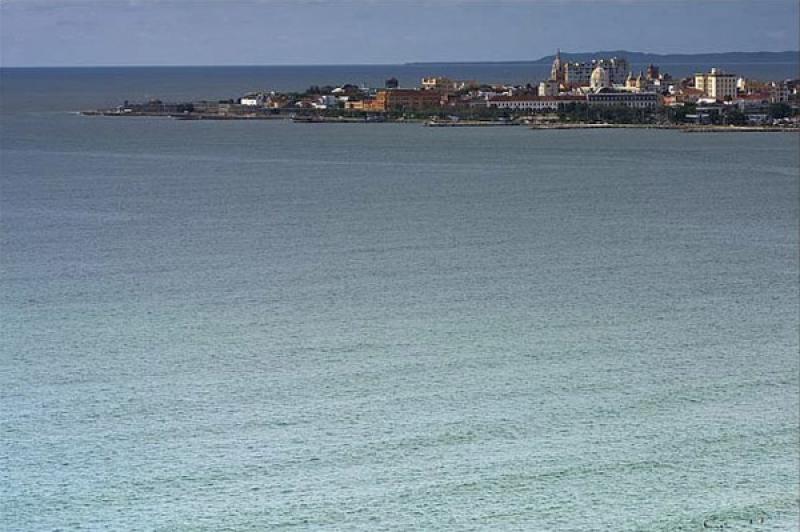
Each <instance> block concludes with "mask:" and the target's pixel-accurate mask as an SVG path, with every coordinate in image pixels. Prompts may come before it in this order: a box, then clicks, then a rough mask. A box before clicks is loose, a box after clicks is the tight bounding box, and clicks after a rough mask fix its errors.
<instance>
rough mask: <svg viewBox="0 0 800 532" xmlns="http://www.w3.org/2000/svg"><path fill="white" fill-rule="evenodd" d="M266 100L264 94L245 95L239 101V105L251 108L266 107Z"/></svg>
mask: <svg viewBox="0 0 800 532" xmlns="http://www.w3.org/2000/svg"><path fill="white" fill-rule="evenodd" d="M265 101H266V98H265V97H264V95H263V94H261V93H258V94H245V95H244V96H242V97H241V98H240V99H239V103H240V104H241V105H247V106H249V107H261V106H263V105H264V102H265Z"/></svg>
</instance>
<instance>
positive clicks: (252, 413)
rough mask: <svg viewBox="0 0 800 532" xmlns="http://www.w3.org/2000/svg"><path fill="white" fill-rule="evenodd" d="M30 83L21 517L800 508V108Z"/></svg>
mask: <svg viewBox="0 0 800 532" xmlns="http://www.w3.org/2000/svg"><path fill="white" fill-rule="evenodd" d="M37 90H43V89H41V87H40V88H38V89H37ZM52 90H53V97H57V92H58V91H57V87H54V88H53V89H52ZM6 98H8V95H7V94H6ZM7 104H8V99H7V100H6V107H5V110H6V111H7V114H6V116H5V118H4V120H3V124H2V153H1V155H2V158H1V159H0V168H1V169H2V181H1V182H0V183H1V184H0V187H1V188H0V220H1V221H2V233H1V234H0V236H1V237H2V240H1V243H2V247H0V264H1V265H2V279H1V280H0V316H1V317H2V334H1V335H0V398H2V408H0V420H1V421H2V425H0V431H1V432H0V441H2V445H1V446H0V464H2V467H0V477H1V481H0V485H2V487H1V488H0V492H1V493H0V495H1V497H0V528H2V529H6V530H53V529H76V528H79V527H80V528H85V529H97V530H110V529H115V530H223V529H230V530H265V529H282V528H286V529H288V528H291V529H295V530H303V529H309V530H311V529H314V530H317V529H326V530H414V529H417V530H459V531H461V530H574V531H578V530H609V531H634V530H641V531H657V530H661V531H676V530H702V528H703V521H707V524H710V525H716V524H722V523H727V525H728V527H729V528H730V529H732V530H797V529H798V525H797V522H798V518H800V512H799V511H798V483H799V482H800V473H798V466H799V465H800V464H799V463H798V454H799V453H800V448H799V444H798V437H800V431H799V430H798V422H799V419H798V417H799V416H798V406H799V404H798V401H799V399H798V386H799V383H798V380H799V377H798V375H799V372H800V364H799V363H798V327H799V326H800V323H798V322H799V321H800V318H799V317H798V274H799V272H798V205H799V204H800V198H799V197H798V196H799V194H798V190H799V188H800V177H798V165H799V164H800V162H799V161H798V152H799V151H800V143H798V136H796V135H789V134H727V135H722V134H720V135H691V134H684V133H678V132H673V131H634V130H619V131H549V132H546V131H530V130H527V129H525V128H484V129H467V128H460V129H450V128H446V129H433V128H424V127H421V126H419V125H416V124H405V125H399V124H370V125H329V124H325V125H308V124H292V123H289V122H279V121H278V122H276V121H267V122H257V123H242V122H216V123H207V122H177V121H171V120H160V119H114V118H88V117H81V116H77V115H71V114H67V113H63V112H56V111H38V110H36V109H35V108H27V109H24V110H19V109H17V110H9V109H8V105H7ZM12 111H13V112H12ZM761 517H764V523H763V524H760V523H758V521H759V520H760V518H761ZM751 519H754V520H755V521H756V523H755V524H752V525H751V524H750V520H751Z"/></svg>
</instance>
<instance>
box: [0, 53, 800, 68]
mask: <svg viewBox="0 0 800 532" xmlns="http://www.w3.org/2000/svg"><path fill="white" fill-rule="evenodd" d="M609 52H614V53H628V54H638V55H653V56H663V57H667V56H688V57H691V56H700V55H725V54H788V53H792V54H798V58H797V61H791V62H776V63H762V64H793V63H795V62H797V63H800V49H798V50H730V51H725V52H693V53H686V52H676V53H662V52H639V51H635V50H622V49H620V50H596V51H588V52H568V51H560V53H561V54H564V55H589V54H601V53H609ZM553 55H555V54H550V55H545V56H542V57H539V58H537V59H491V60H463V59H462V60H424V61H404V62H398V63H395V62H386V63H384V62H375V63H271V64H269V63H240V64H229V63H226V64H177V63H169V64H143V63H134V64H96V65H79V64H78V65H76V64H70V65H2V64H0V69H15V68H17V69H26V68H27V69H34V68H42V69H46V68H211V67H213V68H238V67H343V66H350V67H353V66H409V65H486V64H525V63H531V64H533V63H539V62H541V61H543V60H546V59H548V58H550V57H552V56H553ZM662 64H670V63H662ZM672 64H678V63H672ZM742 64H746V63H742Z"/></svg>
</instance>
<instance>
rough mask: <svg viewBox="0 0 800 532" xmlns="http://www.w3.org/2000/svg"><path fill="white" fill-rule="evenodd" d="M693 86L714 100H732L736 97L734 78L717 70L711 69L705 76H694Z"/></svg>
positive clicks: (699, 74)
mask: <svg viewBox="0 0 800 532" xmlns="http://www.w3.org/2000/svg"><path fill="white" fill-rule="evenodd" d="M694 86H695V88H696V89H700V90H701V91H703V94H705V95H706V96H708V97H709V98H714V99H716V100H732V99H733V98H735V97H736V76H735V75H733V74H726V73H725V72H723V71H722V70H720V69H718V68H712V69H711V72H708V73H705V74H704V73H698V74H695V76H694Z"/></svg>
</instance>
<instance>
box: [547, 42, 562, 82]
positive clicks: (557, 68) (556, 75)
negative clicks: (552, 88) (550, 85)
mask: <svg viewBox="0 0 800 532" xmlns="http://www.w3.org/2000/svg"><path fill="white" fill-rule="evenodd" d="M550 79H551V80H553V81H555V82H557V83H564V64H563V63H562V62H561V50H560V49H558V50H556V57H555V59H553V66H552V67H550Z"/></svg>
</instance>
